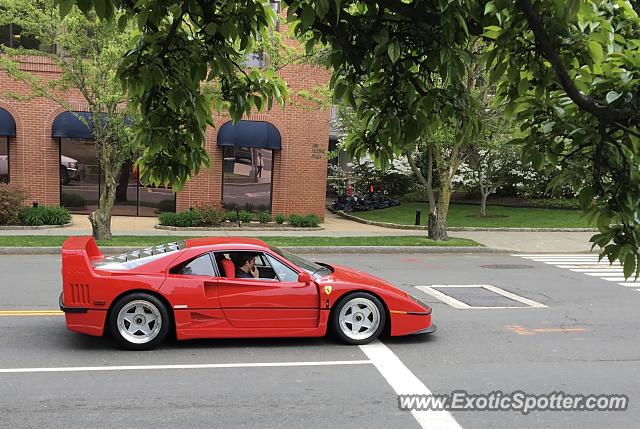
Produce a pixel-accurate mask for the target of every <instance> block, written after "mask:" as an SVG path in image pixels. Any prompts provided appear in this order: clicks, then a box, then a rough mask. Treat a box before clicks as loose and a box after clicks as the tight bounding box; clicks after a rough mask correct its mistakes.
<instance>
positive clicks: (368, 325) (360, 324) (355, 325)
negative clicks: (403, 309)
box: [331, 292, 386, 344]
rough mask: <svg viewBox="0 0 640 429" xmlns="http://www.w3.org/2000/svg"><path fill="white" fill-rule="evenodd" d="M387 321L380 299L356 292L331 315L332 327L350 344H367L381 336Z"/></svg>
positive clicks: (341, 302) (339, 304)
mask: <svg viewBox="0 0 640 429" xmlns="http://www.w3.org/2000/svg"><path fill="white" fill-rule="evenodd" d="M385 321H386V317H385V312H384V307H383V306H382V303H381V302H380V300H379V299H378V298H376V297H375V296H373V295H371V294H369V293H365V292H356V293H353V294H350V295H348V296H347V297H346V298H344V299H343V300H342V301H340V302H339V303H338V305H337V307H336V308H334V310H333V312H332V313H331V326H332V328H333V330H334V332H335V333H336V335H337V336H338V337H339V338H340V339H341V340H342V341H344V342H345V343H348V344H366V343H368V342H370V341H372V340H374V339H375V338H377V337H378V335H380V332H382V329H383V328H384V324H385Z"/></svg>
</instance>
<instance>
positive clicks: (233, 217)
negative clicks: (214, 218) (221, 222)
mask: <svg viewBox="0 0 640 429" xmlns="http://www.w3.org/2000/svg"><path fill="white" fill-rule="evenodd" d="M226 218H227V220H228V221H229V222H238V213H236V210H235V209H232V210H229V211H228V212H227V216H226Z"/></svg>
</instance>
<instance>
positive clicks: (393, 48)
mask: <svg viewBox="0 0 640 429" xmlns="http://www.w3.org/2000/svg"><path fill="white" fill-rule="evenodd" d="M387 53H388V54H389V58H390V59H391V62H392V63H394V64H395V62H396V61H398V57H399V56H400V45H399V44H398V42H396V41H394V42H391V43H389V45H387Z"/></svg>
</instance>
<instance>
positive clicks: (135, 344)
mask: <svg viewBox="0 0 640 429" xmlns="http://www.w3.org/2000/svg"><path fill="white" fill-rule="evenodd" d="M109 325H110V326H109V327H110V328H111V334H112V335H113V337H114V338H115V340H116V341H117V342H118V343H119V344H120V345H121V346H122V347H124V348H126V349H129V350H149V349H152V348H153V347H155V346H157V345H158V344H160V343H161V342H162V341H164V339H165V338H166V336H167V333H168V332H169V325H170V319H169V313H168V312H167V308H166V307H165V305H164V304H163V303H162V301H160V300H159V299H158V298H156V297H155V296H153V295H149V294H146V293H133V294H130V295H126V296H123V297H122V298H120V299H119V300H118V301H117V302H116V303H115V305H114V306H113V308H112V309H111V314H110V318H109Z"/></svg>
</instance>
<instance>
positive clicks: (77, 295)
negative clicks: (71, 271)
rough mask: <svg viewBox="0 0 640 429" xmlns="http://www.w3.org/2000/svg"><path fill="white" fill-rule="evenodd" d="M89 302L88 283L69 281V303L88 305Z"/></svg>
mask: <svg viewBox="0 0 640 429" xmlns="http://www.w3.org/2000/svg"><path fill="white" fill-rule="evenodd" d="M90 303H91V297H90V296H89V285H88V284H86V283H71V302H70V303H69V304H71V305H79V304H83V305H88V304H90Z"/></svg>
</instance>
